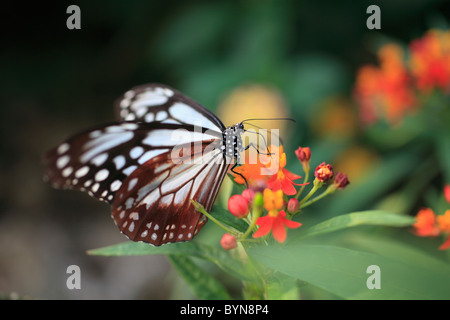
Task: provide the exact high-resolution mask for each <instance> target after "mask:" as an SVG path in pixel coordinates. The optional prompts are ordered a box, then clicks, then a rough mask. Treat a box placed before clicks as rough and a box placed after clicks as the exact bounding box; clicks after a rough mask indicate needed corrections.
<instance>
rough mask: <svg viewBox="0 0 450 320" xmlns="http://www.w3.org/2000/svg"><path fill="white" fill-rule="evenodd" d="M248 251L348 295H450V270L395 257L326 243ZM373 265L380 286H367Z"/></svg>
mask: <svg viewBox="0 0 450 320" xmlns="http://www.w3.org/2000/svg"><path fill="white" fill-rule="evenodd" d="M249 254H250V255H251V256H252V257H253V258H254V259H256V260H258V261H259V262H260V263H262V264H263V265H265V266H267V267H268V268H271V269H273V270H276V271H279V272H282V273H285V274H286V275H289V276H291V277H294V278H297V279H300V280H303V281H306V282H308V283H310V284H312V285H314V286H317V287H319V288H321V289H323V290H326V291H328V292H330V293H333V294H335V295H338V296H340V297H343V298H345V299H449V298H450V274H449V273H448V272H447V273H440V272H436V270H433V269H429V268H427V267H424V266H418V265H415V264H412V263H409V262H404V261H400V260H399V259H396V258H393V257H384V256H382V255H379V254H375V253H369V252H363V251H357V250H351V249H347V248H341V247H335V246H326V245H304V244H299V243H295V244H288V245H284V246H282V245H278V246H271V247H267V246H259V247H253V248H250V249H249ZM371 265H376V266H379V268H380V271H381V273H380V284H381V288H380V289H372V290H370V289H369V288H368V287H367V281H368V280H369V279H368V278H369V277H370V276H371V273H367V269H368V267H369V266H371Z"/></svg>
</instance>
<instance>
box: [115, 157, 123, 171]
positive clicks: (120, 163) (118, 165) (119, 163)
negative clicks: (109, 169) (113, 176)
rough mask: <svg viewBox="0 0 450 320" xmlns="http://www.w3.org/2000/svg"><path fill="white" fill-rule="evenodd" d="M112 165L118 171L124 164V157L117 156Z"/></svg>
mask: <svg viewBox="0 0 450 320" xmlns="http://www.w3.org/2000/svg"><path fill="white" fill-rule="evenodd" d="M113 162H114V164H115V165H116V169H117V170H120V169H122V168H123V166H124V165H125V163H126V160H125V157H124V156H123V155H118V156H117V157H115V158H114V159H113Z"/></svg>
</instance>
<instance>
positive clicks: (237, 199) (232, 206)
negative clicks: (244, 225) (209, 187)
mask: <svg viewBox="0 0 450 320" xmlns="http://www.w3.org/2000/svg"><path fill="white" fill-rule="evenodd" d="M228 210H229V211H230V212H231V214H232V215H234V216H235V217H236V218H239V219H241V218H244V217H246V216H247V214H248V211H249V208H248V201H247V199H246V198H244V197H243V196H241V195H239V194H235V195H234V196H231V198H230V199H228Z"/></svg>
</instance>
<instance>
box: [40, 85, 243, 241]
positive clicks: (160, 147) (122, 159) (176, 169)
mask: <svg viewBox="0 0 450 320" xmlns="http://www.w3.org/2000/svg"><path fill="white" fill-rule="evenodd" d="M114 108H115V113H116V116H117V118H118V121H117V122H114V123H109V124H106V125H101V126H97V127H94V128H92V129H90V130H86V131H84V132H81V133H79V134H76V135H74V136H72V137H70V138H69V139H67V140H65V141H64V142H62V143H61V144H59V145H58V146H56V147H55V148H54V149H52V150H50V151H49V152H48V153H47V154H46V156H45V161H46V169H45V174H44V178H45V180H47V181H48V182H49V183H50V184H51V185H52V186H53V187H55V188H60V189H61V188H62V189H76V190H81V191H84V192H87V193H88V194H89V195H90V196H92V197H94V198H97V199H99V200H101V201H104V202H107V203H109V204H111V205H112V214H111V216H112V218H113V220H114V222H115V223H116V225H117V226H118V228H119V229H120V231H121V232H122V233H123V234H125V235H126V236H127V237H128V238H129V239H131V240H133V241H142V242H146V243H149V244H152V245H155V246H160V245H162V244H166V243H170V242H180V241H189V240H191V239H192V238H193V237H194V236H195V235H196V234H197V233H198V232H199V231H200V229H201V228H202V227H203V226H204V225H205V223H206V222H207V218H206V216H204V215H203V214H201V213H200V212H199V211H197V210H196V209H195V207H194V205H193V204H192V202H191V199H192V200H195V201H196V202H198V203H200V204H201V205H203V207H204V208H205V210H206V211H208V212H209V211H210V210H211V208H212V205H213V203H214V200H215V198H216V196H217V194H218V192H219V188H220V186H221V184H222V182H223V180H224V178H225V176H226V174H227V172H228V170H229V169H230V166H231V165H232V164H233V166H232V167H231V170H232V169H233V168H234V167H235V166H236V165H237V164H238V163H239V161H240V158H239V154H240V152H242V151H244V150H246V149H248V148H249V147H250V145H248V146H246V147H244V146H243V143H242V138H241V135H242V134H243V133H244V131H245V129H244V125H243V122H240V123H238V124H236V125H234V126H231V127H228V128H226V127H225V126H224V124H223V123H222V122H221V121H220V119H219V118H217V117H216V116H215V115H214V114H213V113H212V112H211V111H209V110H208V109H206V108H204V107H203V106H201V105H200V104H198V103H197V102H195V101H194V100H192V99H190V98H188V97H186V96H185V95H183V94H181V93H180V92H178V91H177V90H175V89H172V88H170V87H169V86H166V85H162V84H146V85H142V86H137V87H134V88H132V89H131V90H129V91H127V92H125V93H124V94H123V95H122V96H121V97H120V98H119V99H118V100H117V101H116V102H115V106H114Z"/></svg>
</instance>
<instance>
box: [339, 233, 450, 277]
mask: <svg viewBox="0 0 450 320" xmlns="http://www.w3.org/2000/svg"><path fill="white" fill-rule="evenodd" d="M347 241H350V242H352V243H355V244H357V245H358V248H361V249H364V250H368V251H370V252H373V253H376V254H380V255H383V256H385V257H390V258H393V259H399V260H401V261H404V262H407V263H410V264H415V265H417V266H420V267H423V268H427V269H430V270H433V272H434V271H436V272H439V273H448V272H449V269H450V266H449V265H448V264H447V263H445V262H444V261H442V260H439V259H437V258H435V257H433V256H430V255H429V254H428V253H426V251H422V250H419V249H418V248H417V247H414V246H413V245H411V244H406V243H404V242H401V241H399V240H396V239H389V238H386V237H381V236H379V235H367V234H366V235H364V237H361V236H360V235H357V236H350V237H349V238H348V239H347ZM435 251H437V250H435Z"/></svg>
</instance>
